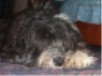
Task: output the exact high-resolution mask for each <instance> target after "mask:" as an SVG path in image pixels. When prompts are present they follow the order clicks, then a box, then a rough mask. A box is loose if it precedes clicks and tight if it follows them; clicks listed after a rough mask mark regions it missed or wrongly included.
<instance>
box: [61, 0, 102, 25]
mask: <svg viewBox="0 0 102 76" xmlns="http://www.w3.org/2000/svg"><path fill="white" fill-rule="evenodd" d="M60 11H61V12H64V13H66V14H68V15H69V17H70V18H71V19H72V21H73V22H75V21H76V20H81V21H85V22H90V23H98V24H99V23H101V0H66V1H65V2H64V3H63V4H62V6H61V8H60Z"/></svg>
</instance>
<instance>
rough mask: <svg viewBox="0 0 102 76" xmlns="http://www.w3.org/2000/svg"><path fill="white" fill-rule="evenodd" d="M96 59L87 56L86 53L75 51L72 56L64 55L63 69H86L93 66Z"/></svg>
mask: <svg viewBox="0 0 102 76" xmlns="http://www.w3.org/2000/svg"><path fill="white" fill-rule="evenodd" d="M95 61H96V59H95V58H94V57H93V56H89V55H88V53H87V52H84V51H81V50H77V51H76V52H75V53H73V54H72V55H70V57H69V54H68V55H66V58H65V64H64V67H65V68H77V69H81V68H86V67H88V66H90V65H91V64H94V63H95Z"/></svg>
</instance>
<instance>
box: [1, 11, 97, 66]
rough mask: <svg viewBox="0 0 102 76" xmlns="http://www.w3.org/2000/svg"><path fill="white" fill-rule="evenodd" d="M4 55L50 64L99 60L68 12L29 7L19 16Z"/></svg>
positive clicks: (28, 62) (83, 63)
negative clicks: (61, 12)
mask: <svg viewBox="0 0 102 76" xmlns="http://www.w3.org/2000/svg"><path fill="white" fill-rule="evenodd" d="M8 29H9V31H8V33H7V35H6V38H4V39H5V44H3V45H4V46H2V47H1V52H0V53H1V55H3V56H4V57H6V58H7V59H8V60H9V61H10V62H12V63H20V64H26V65H29V66H35V67H46V68H61V67H68V68H84V67H87V66H89V65H91V64H93V63H94V62H95V58H94V56H93V55H91V52H90V50H89V49H87V47H86V44H85V42H84V41H83V39H82V37H81V34H80V31H79V30H78V29H77V28H76V26H75V25H74V24H73V23H72V22H71V21H70V20H69V18H68V17H67V16H66V15H64V14H59V15H54V16H53V15H51V14H49V13H48V12H46V11H44V10H36V11H33V10H31V11H28V12H25V13H24V14H21V15H20V16H18V17H17V18H15V19H14V20H13V21H12V23H11V25H10V27H9V28H8Z"/></svg>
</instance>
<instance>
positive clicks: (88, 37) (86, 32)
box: [75, 21, 101, 46]
mask: <svg viewBox="0 0 102 76" xmlns="http://www.w3.org/2000/svg"><path fill="white" fill-rule="evenodd" d="M75 24H76V25H77V27H78V28H79V30H80V32H81V33H82V36H83V38H84V40H85V41H86V43H88V44H91V45H99V46H100V45H101V24H94V23H87V22H82V21H77V22H76V23H75Z"/></svg>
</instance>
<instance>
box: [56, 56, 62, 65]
mask: <svg viewBox="0 0 102 76" xmlns="http://www.w3.org/2000/svg"><path fill="white" fill-rule="evenodd" d="M54 63H55V65H56V66H62V65H63V63H64V58H63V57H57V58H55V59H54Z"/></svg>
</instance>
